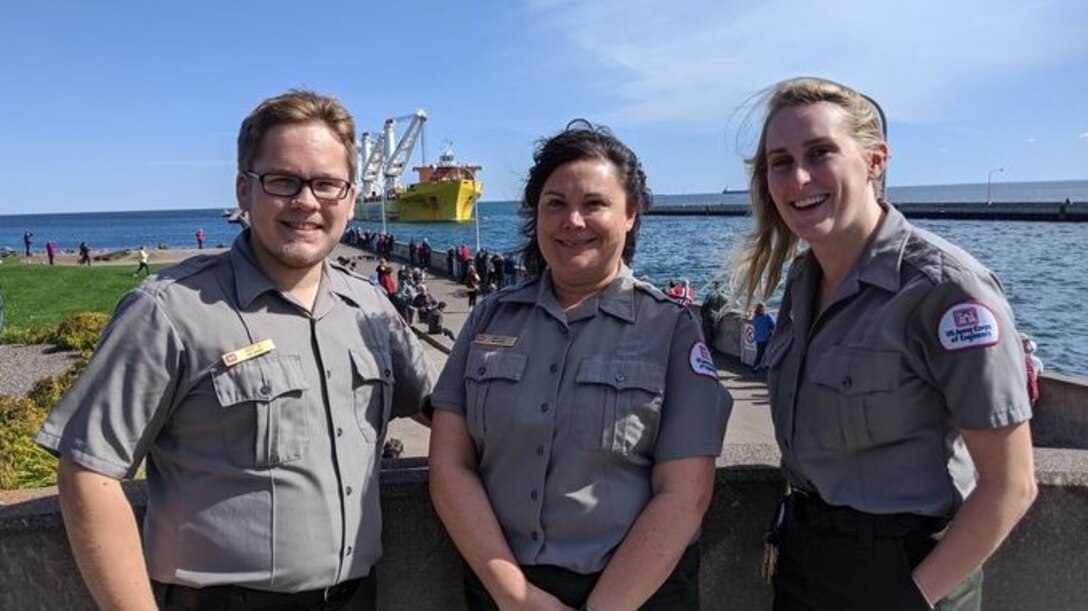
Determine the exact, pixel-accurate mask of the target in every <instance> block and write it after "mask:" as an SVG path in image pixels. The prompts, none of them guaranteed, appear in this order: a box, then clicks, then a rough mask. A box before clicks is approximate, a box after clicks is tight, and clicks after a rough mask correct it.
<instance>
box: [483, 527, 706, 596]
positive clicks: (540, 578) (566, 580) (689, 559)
mask: <svg viewBox="0 0 1088 611" xmlns="http://www.w3.org/2000/svg"><path fill="white" fill-rule="evenodd" d="M521 570H522V571H523V572H524V573H525V577H526V579H528V580H529V582H530V583H532V584H533V585H535V586H536V587H538V588H540V589H542V590H544V591H545V592H548V593H549V594H551V595H552V596H555V597H556V598H558V599H559V600H560V601H562V602H563V604H564V605H567V606H568V607H574V608H575V609H577V608H579V607H581V606H582V605H583V604H585V602H586V599H588V598H589V594H590V592H592V591H593V588H594V586H596V585H597V580H598V579H600V577H601V574H600V573H590V574H588V575H582V574H581V573H575V572H574V571H570V570H567V569H564V568H560V567H557V566H548V565H536V566H522V567H521ZM465 602H466V603H467V604H468V609H469V611H498V608H499V607H498V606H497V605H496V604H495V601H494V600H493V599H492V598H491V595H490V594H488V592H487V589H486V588H485V587H484V584H483V583H482V582H481V581H480V579H479V578H478V577H476V574H475V573H473V572H472V569H471V568H469V567H468V565H465ZM639 609H640V610H641V611H688V610H697V609H699V543H698V542H695V543H693V544H691V545H690V546H689V547H688V548H687V549H686V550H685V551H684V555H682V556H681V557H680V562H678V563H677V564H676V568H675V569H674V570H673V572H672V574H671V575H669V578H668V579H666V580H665V583H663V584H661V587H660V588H658V589H657V592H654V595H653V596H651V597H650V599H649V600H647V601H646V603H645V604H643V605H642V606H641V607H639Z"/></svg>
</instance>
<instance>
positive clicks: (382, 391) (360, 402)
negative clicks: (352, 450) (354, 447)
mask: <svg viewBox="0 0 1088 611" xmlns="http://www.w3.org/2000/svg"><path fill="white" fill-rule="evenodd" d="M351 366H352V369H353V371H354V373H353V379H352V395H353V400H354V402H355V406H354V411H355V420H356V422H357V423H358V425H359V429H360V430H361V431H362V433H363V437H364V438H366V440H367V441H369V442H372V443H374V442H376V441H377V440H378V439H380V438H381V437H382V436H383V435H385V427H386V425H387V424H388V423H389V415H390V410H391V409H392V406H393V375H392V373H393V369H392V367H391V366H390V364H389V363H388V362H386V355H384V354H382V353H378V352H372V351H370V350H352V351H351Z"/></svg>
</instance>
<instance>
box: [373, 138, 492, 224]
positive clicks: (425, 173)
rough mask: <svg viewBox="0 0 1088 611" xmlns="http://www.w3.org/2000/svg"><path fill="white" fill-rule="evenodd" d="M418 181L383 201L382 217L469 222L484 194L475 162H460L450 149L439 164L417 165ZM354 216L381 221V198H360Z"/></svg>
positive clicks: (409, 220) (407, 221) (440, 159)
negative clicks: (473, 163)
mask: <svg viewBox="0 0 1088 611" xmlns="http://www.w3.org/2000/svg"><path fill="white" fill-rule="evenodd" d="M412 169H413V170H415V171H416V172H418V173H419V182H417V183H415V184H412V185H408V188H407V189H403V190H398V191H396V192H395V193H394V196H393V197H391V198H390V199H388V200H386V202H385V218H386V220H387V221H390V222H399V223H433V222H440V221H457V222H464V221H471V220H473V214H474V212H475V210H476V202H477V201H479V199H480V195H481V194H482V193H483V190H484V186H483V183H482V182H481V181H480V180H479V179H477V178H476V172H478V171H479V170H480V169H481V166H478V165H468V164H463V163H462V164H459V163H457V162H456V161H455V160H454V157H453V152H452V151H450V150H448V149H447V150H446V151H445V152H443V153H442V156H441V157H439V162H438V164H429V165H425V166H416V167H414V168H412ZM355 212H356V214H355V216H356V218H358V219H360V220H364V221H381V220H382V202H381V199H380V198H377V199H375V198H373V197H369V198H366V199H364V200H361V201H360V202H359V203H358V205H357V207H356V211H355Z"/></svg>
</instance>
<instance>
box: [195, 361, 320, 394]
mask: <svg viewBox="0 0 1088 611" xmlns="http://www.w3.org/2000/svg"><path fill="white" fill-rule="evenodd" d="M212 386H214V387H215V396H216V397H217V398H218V399H219V404H220V405H223V406H230V405H237V404H239V403H247V402H251V401H262V402H268V401H271V400H272V399H275V398H276V397H279V396H281V395H285V394H287V393H291V392H301V391H303V390H306V389H307V388H309V387H310V385H309V384H307V383H306V376H305V375H303V373H302V361H301V360H300V359H299V357H298V356H294V355H286V356H271V355H266V356H263V357H261V358H257V359H253V360H249V361H244V362H242V363H238V364H237V365H234V366H233V367H227V368H225V369H223V370H222V371H220V372H218V373H216V374H214V375H212Z"/></svg>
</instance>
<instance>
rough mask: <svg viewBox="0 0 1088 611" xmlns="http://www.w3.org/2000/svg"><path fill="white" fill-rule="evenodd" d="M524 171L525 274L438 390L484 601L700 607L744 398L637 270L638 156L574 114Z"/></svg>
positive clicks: (460, 347) (459, 534)
mask: <svg viewBox="0 0 1088 611" xmlns="http://www.w3.org/2000/svg"><path fill="white" fill-rule="evenodd" d="M534 162H535V163H534V165H533V167H532V169H531V170H530V171H529V179H528V181H527V183H526V185H525V194H524V199H523V201H522V204H521V214H522V216H523V218H524V222H523V224H522V233H523V235H524V236H525V238H526V244H525V246H524V248H523V249H522V257H523V259H524V261H525V267H526V269H527V271H528V273H529V275H530V277H529V279H528V280H526V281H524V282H522V283H520V284H517V285H515V286H513V287H509V288H507V289H505V290H501V291H498V292H497V293H495V294H493V295H491V296H489V297H488V298H486V299H484V300H483V301H481V302H480V304H479V305H478V306H477V307H476V308H475V309H474V310H473V312H472V315H471V316H470V317H469V320H468V321H467V322H466V324H465V327H464V328H463V330H462V332H461V334H460V336H459V337H458V340H457V342H456V343H455V345H454V348H453V352H452V353H451V354H450V357H449V359H448V360H447V362H446V367H445V369H444V370H443V372H442V375H441V378H440V380H439V382H438V386H437V387H436V390H435V393H434V395H433V397H432V401H433V404H434V406H435V408H436V410H435V413H434V419H433V424H432V433H431V449H430V474H431V475H430V482H431V498H432V499H433V501H434V505H435V508H436V510H437V511H438V515H439V517H440V518H441V519H442V522H443V523H444V524H445V526H446V529H447V530H448V531H449V533H450V536H451V537H452V539H453V541H454V543H455V544H456V545H457V548H458V549H459V550H460V552H461V554H462V556H463V557H464V559H465V561H466V563H467V565H468V570H466V573H465V591H466V597H467V601H468V606H469V608H470V609H495V608H513V607H517V608H536V609H568V608H582V609H592V608H600V609H609V610H612V609H636V608H642V609H696V608H698V606H699V587H698V583H699V581H698V572H699V548H698V537H699V525H700V522H701V520H702V517H703V514H704V513H705V511H706V509H707V506H708V505H709V503H710V497H711V493H712V491H713V478H714V459H715V457H716V456H718V454H719V453H720V452H721V445H722V438H723V436H724V434H725V424H726V420H727V419H728V416H729V412H730V409H731V407H732V400H731V398H730V397H729V395H728V393H727V392H726V391H725V389H724V387H723V386H722V385H721V384H720V383H719V382H718V379H717V370H716V368H715V367H714V363H713V360H712V359H711V358H710V351H709V350H708V349H707V347H706V345H705V344H704V343H703V340H702V335H701V334H700V331H699V323H698V321H696V320H695V318H694V317H693V316H692V315H691V313H690V312H689V311H688V310H686V309H684V308H682V307H680V306H678V305H677V304H675V303H673V302H671V301H670V300H669V299H668V298H666V297H665V295H663V294H662V293H661V292H660V291H658V290H657V289H655V288H654V287H652V286H650V285H649V284H647V283H644V282H640V281H638V280H636V279H635V278H634V277H633V275H632V274H631V270H630V269H629V268H628V264H629V263H630V262H631V260H632V258H633V257H634V252H635V238H636V235H637V232H638V225H639V220H640V218H641V215H642V212H643V211H644V210H646V209H647V208H648V207H649V205H650V201H651V198H650V193H649V190H648V189H647V188H646V177H645V174H644V173H643V171H642V168H641V166H640V164H639V162H638V158H637V157H635V155H634V153H632V152H631V150H630V149H628V148H627V147H626V146H624V145H623V143H621V142H620V141H619V140H617V139H616V138H615V137H614V136H612V134H611V133H610V132H608V131H607V130H605V129H601V128H596V127H594V126H591V125H589V124H587V123H585V122H577V123H574V124H571V125H570V126H568V128H567V129H566V130H564V131H563V132H560V133H559V134H557V135H555V136H553V137H552V138H549V139H547V140H544V141H542V142H541V143H540V144H539V145H538V147H537V150H536V154H535V155H534Z"/></svg>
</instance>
